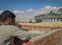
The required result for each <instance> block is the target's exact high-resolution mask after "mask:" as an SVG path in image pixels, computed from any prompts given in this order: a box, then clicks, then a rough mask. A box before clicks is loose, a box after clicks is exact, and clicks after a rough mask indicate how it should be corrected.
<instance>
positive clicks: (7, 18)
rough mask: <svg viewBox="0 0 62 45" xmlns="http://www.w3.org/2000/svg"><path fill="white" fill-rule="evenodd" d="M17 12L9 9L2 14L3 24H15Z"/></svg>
mask: <svg viewBox="0 0 62 45" xmlns="http://www.w3.org/2000/svg"><path fill="white" fill-rule="evenodd" d="M15 17H16V16H15V14H14V13H12V12H11V11H9V10H5V11H4V12H2V13H1V15H0V22H1V25H2V24H3V25H14V24H15Z"/></svg>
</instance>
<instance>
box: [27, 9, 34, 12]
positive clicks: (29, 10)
mask: <svg viewBox="0 0 62 45" xmlns="http://www.w3.org/2000/svg"><path fill="white" fill-rule="evenodd" d="M26 12H35V10H34V9H28V10H26Z"/></svg>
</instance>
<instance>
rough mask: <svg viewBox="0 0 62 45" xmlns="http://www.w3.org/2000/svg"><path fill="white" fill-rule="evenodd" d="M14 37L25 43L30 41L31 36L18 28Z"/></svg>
mask: <svg viewBox="0 0 62 45" xmlns="http://www.w3.org/2000/svg"><path fill="white" fill-rule="evenodd" d="M15 36H17V38H19V39H21V40H23V41H25V42H27V41H28V40H29V39H31V35H30V34H29V33H28V32H27V31H23V30H20V29H19V28H17V29H16V33H15Z"/></svg>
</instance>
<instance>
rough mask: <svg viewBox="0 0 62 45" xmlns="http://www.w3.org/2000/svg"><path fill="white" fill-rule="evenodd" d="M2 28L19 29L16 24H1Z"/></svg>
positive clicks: (0, 27)
mask: <svg viewBox="0 0 62 45" xmlns="http://www.w3.org/2000/svg"><path fill="white" fill-rule="evenodd" d="M2 29H4V30H5V29H8V30H9V29H12V30H13V29H17V27H16V26H14V25H1V26H0V30H2Z"/></svg>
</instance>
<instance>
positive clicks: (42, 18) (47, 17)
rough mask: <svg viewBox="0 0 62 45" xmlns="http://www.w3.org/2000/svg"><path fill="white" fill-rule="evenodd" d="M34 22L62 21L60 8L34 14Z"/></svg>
mask: <svg viewBox="0 0 62 45" xmlns="http://www.w3.org/2000/svg"><path fill="white" fill-rule="evenodd" d="M34 19H35V20H36V22H58V21H62V9H59V10H54V11H51V12H50V13H48V14H40V15H38V16H35V17H34Z"/></svg>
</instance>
